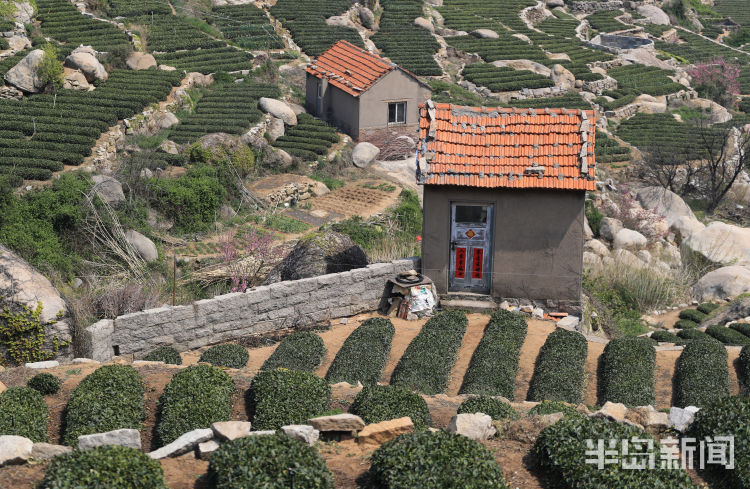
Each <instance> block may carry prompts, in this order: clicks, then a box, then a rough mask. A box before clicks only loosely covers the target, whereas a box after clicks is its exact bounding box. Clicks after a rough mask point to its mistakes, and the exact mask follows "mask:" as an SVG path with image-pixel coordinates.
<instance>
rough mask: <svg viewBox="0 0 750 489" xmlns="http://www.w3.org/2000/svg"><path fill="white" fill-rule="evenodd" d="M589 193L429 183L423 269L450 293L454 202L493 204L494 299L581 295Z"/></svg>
mask: <svg viewBox="0 0 750 489" xmlns="http://www.w3.org/2000/svg"><path fill="white" fill-rule="evenodd" d="M585 195H586V193H585V192H582V191H559V190H555V191H550V190H540V189H507V188H497V189H483V188H475V187H458V186H436V185H425V186H424V217H423V219H424V221H423V222H424V229H423V231H422V237H423V241H422V271H423V273H424V274H425V275H426V276H428V277H429V278H431V279H432V280H433V281H434V283H435V285H436V286H437V290H438V292H439V293H440V294H445V293H447V292H448V272H449V263H450V230H451V203H453V202H457V203H461V202H464V203H489V204H494V219H493V223H492V226H493V227H492V235H493V243H492V262H491V263H492V265H491V267H492V272H493V275H492V282H491V289H490V294H491V295H492V296H493V297H495V298H499V299H500V298H505V299H508V298H514V299H521V298H525V299H532V300H537V301H548V300H552V301H554V302H555V306H556V307H563V308H564V307H565V306H572V307H577V306H578V305H579V304H580V300H581V275H582V271H583V242H584V236H583V222H584V200H585Z"/></svg>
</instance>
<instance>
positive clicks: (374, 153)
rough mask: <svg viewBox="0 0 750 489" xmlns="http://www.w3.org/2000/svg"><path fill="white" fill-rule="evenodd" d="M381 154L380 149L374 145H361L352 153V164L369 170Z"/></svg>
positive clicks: (365, 143)
mask: <svg viewBox="0 0 750 489" xmlns="http://www.w3.org/2000/svg"><path fill="white" fill-rule="evenodd" d="M379 154H380V148H378V147H377V146H375V145H374V144H372V143H367V142H364V143H359V144H357V145H356V146H355V147H354V151H352V163H354V166H356V167H357V168H367V167H368V166H370V165H371V164H372V163H373V162H374V161H375V158H377V157H378V155H379Z"/></svg>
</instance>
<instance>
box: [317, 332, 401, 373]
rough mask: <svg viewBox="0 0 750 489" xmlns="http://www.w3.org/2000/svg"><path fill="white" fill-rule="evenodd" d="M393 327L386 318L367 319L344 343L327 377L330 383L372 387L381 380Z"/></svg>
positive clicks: (389, 349)
mask: <svg viewBox="0 0 750 489" xmlns="http://www.w3.org/2000/svg"><path fill="white" fill-rule="evenodd" d="M395 333H396V328H394V327H393V324H392V323H391V321H390V320H389V319H386V318H370V319H368V320H366V321H365V322H363V323H362V324H360V325H359V327H358V328H357V329H355V330H354V331H353V332H352V334H350V335H349V337H348V338H347V339H346V341H344V344H343V345H342V346H341V349H340V350H339V351H338V353H337V354H336V358H334V359H333V363H331V367H330V368H329V369H328V373H327V374H326V380H328V382H331V383H336V382H349V383H350V384H354V385H356V384H357V382H362V384H363V385H373V384H376V383H377V382H378V381H379V380H380V376H381V375H382V374H383V369H384V368H385V364H386V362H387V361H388V355H389V354H390V352H391V343H392V342H393V335H394V334H395Z"/></svg>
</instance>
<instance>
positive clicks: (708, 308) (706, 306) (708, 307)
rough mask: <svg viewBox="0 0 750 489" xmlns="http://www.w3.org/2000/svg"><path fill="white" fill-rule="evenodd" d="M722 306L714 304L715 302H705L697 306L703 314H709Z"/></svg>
mask: <svg viewBox="0 0 750 489" xmlns="http://www.w3.org/2000/svg"><path fill="white" fill-rule="evenodd" d="M719 307H721V306H720V305H719V304H714V303H713V302H704V303H703V304H701V305H700V306H698V307H697V309H698V311H699V312H702V313H703V314H706V315H709V314H711V313H712V312H714V311H715V310H716V309H718V308H719Z"/></svg>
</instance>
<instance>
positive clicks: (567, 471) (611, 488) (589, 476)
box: [533, 418, 697, 489]
mask: <svg viewBox="0 0 750 489" xmlns="http://www.w3.org/2000/svg"><path fill="white" fill-rule="evenodd" d="M634 437H636V438H640V439H653V438H652V436H651V435H649V434H648V433H646V432H644V431H641V430H639V429H637V428H634V427H632V426H628V425H624V424H619V423H616V422H614V421H608V420H604V419H590V418H584V419H564V420H562V421H559V422H557V423H555V424H553V425H552V426H549V427H547V428H545V429H544V430H542V432H541V433H540V434H539V437H538V438H537V440H536V443H535V444H534V449H533V451H534V453H535V455H536V457H537V460H538V463H539V466H540V467H541V468H543V469H545V470H546V471H547V472H548V473H549V474H550V475H552V477H554V478H555V479H556V480H558V481H560V483H561V487H570V488H574V487H575V488H589V487H590V488H594V487H602V488H604V487H606V488H608V489H632V488H636V487H644V488H645V487H659V488H663V489H697V486H695V485H694V484H693V483H692V482H691V480H690V477H689V476H688V475H687V473H686V472H685V471H684V470H678V469H659V468H656V469H649V470H630V469H624V468H623V466H622V464H621V463H616V464H607V465H604V468H603V469H600V468H599V467H597V464H596V463H587V462H586V459H589V458H592V457H591V455H588V454H587V453H586V451H587V450H589V448H588V447H587V444H586V440H592V441H593V442H594V444H596V442H597V440H605V446H606V443H607V440H610V439H615V440H618V441H619V440H627V443H628V444H629V445H630V447H629V451H630V452H631V453H634V452H637V453H639V454H641V453H653V454H654V458H655V461H656V467H659V463H660V460H661V458H660V455H661V454H660V452H661V448H660V447H661V446H660V445H659V443H658V442H656V441H654V442H653V446H652V447H651V448H650V449H647V448H646V446H645V445H644V446H643V447H641V446H640V445H633V444H634V443H636V442H634V441H631V439H632V438H634ZM619 448H620V445H619V444H618V451H617V453H618V462H619V461H620V460H622V461H625V457H623V456H619V454H620V453H622V452H620V451H619ZM640 460H641V459H640V458H639V459H638V461H640Z"/></svg>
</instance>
